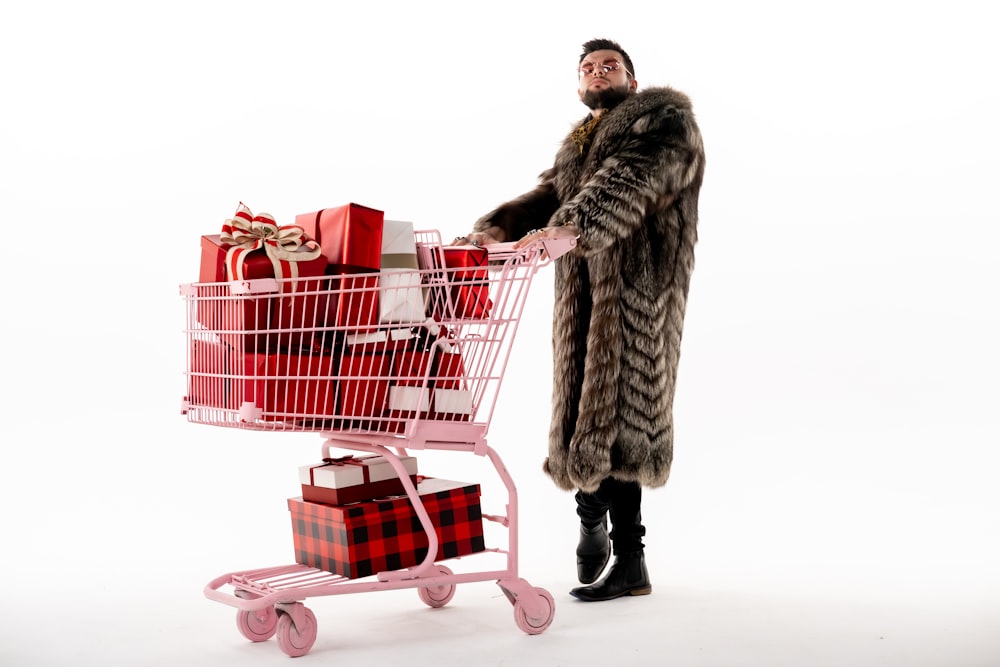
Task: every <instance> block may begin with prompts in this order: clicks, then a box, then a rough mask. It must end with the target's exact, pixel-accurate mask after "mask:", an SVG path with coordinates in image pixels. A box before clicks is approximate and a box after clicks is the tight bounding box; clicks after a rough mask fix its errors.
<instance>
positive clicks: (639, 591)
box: [569, 586, 653, 602]
mask: <svg viewBox="0 0 1000 667" xmlns="http://www.w3.org/2000/svg"><path fill="white" fill-rule="evenodd" d="M652 592H653V587H652V586H643V587H641V588H633V589H631V590H627V591H622V592H621V593H619V594H618V595H609V596H607V597H600V598H598V597H586V596H583V595H579V594H578V593H574V592H573V591H570V592H569V594H570V595H572V596H573V597H575V598H576V599H577V600H580V601H582V602H607V601H608V600H617V599H618V598H623V597H625V596H626V595H632V596H638V595H649V594H650V593H652Z"/></svg>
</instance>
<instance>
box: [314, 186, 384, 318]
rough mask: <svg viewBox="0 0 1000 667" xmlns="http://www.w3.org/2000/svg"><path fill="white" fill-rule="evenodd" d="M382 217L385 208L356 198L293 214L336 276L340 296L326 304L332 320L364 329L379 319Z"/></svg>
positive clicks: (328, 270)
mask: <svg viewBox="0 0 1000 667" xmlns="http://www.w3.org/2000/svg"><path fill="white" fill-rule="evenodd" d="M384 221H385V213H384V212H383V211H379V210H377V209H374V208H369V207H367V206H361V205H360V204H353V203H351V204H346V205H344V206H336V207H333V208H324V209H321V210H319V211H313V212H311V213H300V214H299V215H297V216H296V217H295V224H296V225H298V226H299V227H302V229H304V230H305V233H306V234H308V235H309V236H310V237H312V238H313V239H315V240H316V242H317V243H319V247H320V249H321V250H322V251H323V254H324V255H325V256H326V258H327V261H328V262H329V265H328V267H327V271H326V272H327V274H328V275H331V276H337V278H336V279H335V281H334V282H333V284H332V287H333V288H334V289H335V290H337V292H339V293H340V298H339V299H338V298H334V299H331V300H330V302H329V304H328V308H327V319H326V321H327V324H328V325H330V326H338V327H343V326H350V327H351V328H352V329H355V330H357V331H363V330H367V327H368V326H369V325H375V324H377V323H378V315H379V313H378V273H377V272H378V270H379V268H381V265H380V262H381V258H382V227H383V223H384Z"/></svg>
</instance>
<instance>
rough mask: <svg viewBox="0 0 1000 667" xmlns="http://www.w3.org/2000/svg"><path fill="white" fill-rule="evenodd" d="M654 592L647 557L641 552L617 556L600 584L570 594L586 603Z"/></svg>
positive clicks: (582, 587)
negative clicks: (647, 569) (647, 567)
mask: <svg viewBox="0 0 1000 667" xmlns="http://www.w3.org/2000/svg"><path fill="white" fill-rule="evenodd" d="M652 592H653V587H652V585H650V583H649V572H647V571H646V557H645V555H643V552H641V551H633V552H630V553H623V554H617V555H616V556H615V562H614V563H612V564H611V569H610V570H608V573H607V574H606V575H604V578H603V579H601V580H600V581H599V582H597V583H596V584H593V585H591V586H580V587H579V588H574V589H573V590H571V591H570V592H569V594H570V595H572V596H573V597H575V598H576V599H578V600H583V601H584V602H601V601H603V600H614V599H615V598H620V597H622V596H623V595H649V594H650V593H652Z"/></svg>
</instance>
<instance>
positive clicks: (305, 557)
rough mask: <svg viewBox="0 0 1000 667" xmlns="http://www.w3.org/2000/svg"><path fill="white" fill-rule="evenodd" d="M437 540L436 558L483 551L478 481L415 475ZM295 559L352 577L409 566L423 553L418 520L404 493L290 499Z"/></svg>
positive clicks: (422, 534)
mask: <svg viewBox="0 0 1000 667" xmlns="http://www.w3.org/2000/svg"><path fill="white" fill-rule="evenodd" d="M418 479H419V482H418V485H417V491H418V493H419V495H420V500H421V502H422V503H423V505H424V507H425V508H426V510H427V514H428V516H429V517H430V520H431V523H432V524H433V525H434V532H435V534H436V535H437V539H438V552H437V554H435V560H444V559H447V558H456V557H459V556H465V555H468V554H472V553H477V552H480V551H485V550H486V544H485V540H484V537H483V518H482V508H481V506H480V493H481V492H480V488H479V485H478V484H466V483H464V482H455V481H450V480H444V479H438V478H431V477H425V478H418ZM288 509H289V511H290V512H291V520H292V538H293V542H294V547H295V562H297V563H301V564H302V565H308V566H310V567H315V568H318V569H320V570H326V571H328V572H333V573H334V574H339V575H341V576H344V577H348V578H352V579H356V578H360V577H367V576H371V575H374V574H377V573H379V572H385V571H389V570H400V569H403V568H407V567H413V566H414V565H417V564H419V563H421V562H422V561H423V559H424V558H425V557H426V556H427V548H428V544H429V543H428V540H427V534H426V533H425V532H424V528H423V525H422V524H421V523H420V519H419V518H418V517H417V514H416V511H415V510H414V509H413V506H412V504H411V503H410V499H409V497H407V496H395V497H391V498H383V499H379V500H371V501H367V502H362V503H354V504H351V505H344V506H334V505H322V504H318V503H310V502H306V501H304V500H303V499H302V498H289V499H288Z"/></svg>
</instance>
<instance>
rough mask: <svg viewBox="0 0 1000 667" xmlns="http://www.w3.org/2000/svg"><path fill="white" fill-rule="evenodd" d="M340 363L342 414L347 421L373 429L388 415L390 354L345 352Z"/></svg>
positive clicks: (390, 370) (340, 402)
mask: <svg viewBox="0 0 1000 667" xmlns="http://www.w3.org/2000/svg"><path fill="white" fill-rule="evenodd" d="M338 365H339V370H338V376H339V380H340V392H339V393H340V397H339V405H340V415H341V416H342V417H343V418H344V420H345V422H347V424H350V425H352V426H355V427H358V428H370V427H372V426H373V425H375V424H377V423H379V420H380V419H381V418H382V417H383V416H384V415H385V408H386V398H387V396H388V393H389V381H390V380H391V379H392V359H391V357H390V356H388V355H385V354H379V353H373V354H352V353H350V352H346V353H345V354H343V355H342V356H341V357H340V359H339V362H338ZM365 418H375V419H365ZM345 425H346V424H345Z"/></svg>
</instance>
